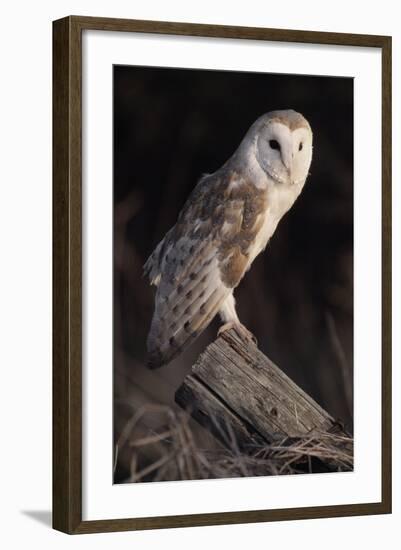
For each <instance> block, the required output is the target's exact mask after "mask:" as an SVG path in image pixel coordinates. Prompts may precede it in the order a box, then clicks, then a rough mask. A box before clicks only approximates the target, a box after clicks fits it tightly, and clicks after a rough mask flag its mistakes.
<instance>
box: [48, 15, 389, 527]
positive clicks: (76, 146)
mask: <svg viewBox="0 0 401 550" xmlns="http://www.w3.org/2000/svg"><path fill="white" fill-rule="evenodd" d="M53 197H54V200H53V285H54V286H53V304H54V306H53V307H54V320H53V334H54V336H53V350H54V359H53V381H54V382H53V526H54V528H55V529H58V530H60V531H63V532H66V533H69V534H75V533H93V532H105V531H121V530H134V529H156V528H167V527H185V526H201V525H217V524H233V523H251V522H265V521H277V520H280V521H281V520H290V519H306V518H322V517H336V516H351V515H366V514H382V513H390V512H391V309H390V299H391V296H390V282H391V38H390V37H388V36H370V35H357V34H338V33H322V32H311V31H300V30H281V29H264V28H247V27H228V26H215V25H197V24H186V23H171V22H155V21H134V20H121V19H103V18H91V17H78V16H72V17H66V18H64V19H60V20H58V21H55V22H54V23H53Z"/></svg>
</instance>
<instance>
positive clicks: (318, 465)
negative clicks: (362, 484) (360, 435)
mask: <svg viewBox="0 0 401 550" xmlns="http://www.w3.org/2000/svg"><path fill="white" fill-rule="evenodd" d="M155 417H156V418H157V419H158V421H157V423H156V424H157V427H156V428H155V427H154V426H155V422H154V418H155ZM150 419H151V420H153V421H151V422H150V424H151V425H152V424H153V427H150V426H149V420H150ZM215 427H216V429H217V430H220V433H221V438H222V440H223V441H224V445H222V444H218V445H216V448H215V449H213V450H210V449H209V450H208V449H204V448H202V447H201V446H200V444H199V442H198V441H197V440H196V437H195V435H194V433H193V430H192V429H191V420H190V416H189V415H188V414H187V413H185V412H182V411H179V412H176V411H174V410H172V409H171V408H169V407H166V406H162V405H146V406H144V407H142V408H141V409H140V410H138V411H137V412H136V413H135V414H134V415H133V416H132V417H131V419H130V420H129V421H128V422H127V424H126V425H125V427H124V429H123V431H122V432H121V434H120V435H119V438H118V440H117V443H116V447H115V464H114V470H115V471H116V468H117V465H119V467H120V470H121V466H122V464H124V467H123V470H125V471H127V475H126V476H124V479H122V480H119V481H123V482H126V483H132V482H144V481H173V480H190V479H216V478H230V477H252V476H269V475H288V474H298V473H316V472H324V471H350V470H352V469H353V450H352V449H353V445H352V443H353V440H352V438H348V437H344V436H339V435H334V434H328V433H324V434H323V433H322V434H314V435H313V436H308V437H301V438H287V437H286V438H283V437H278V438H277V441H275V442H273V443H271V444H270V445H268V444H266V445H260V446H256V445H254V446H252V447H250V448H249V449H247V452H244V451H241V450H240V449H239V447H238V444H237V441H236V438H235V435H234V433H233V431H232V429H231V427H230V426H229V425H225V426H224V427H222V426H219V425H218V424H217V421H216V423H215ZM223 428H224V429H223Z"/></svg>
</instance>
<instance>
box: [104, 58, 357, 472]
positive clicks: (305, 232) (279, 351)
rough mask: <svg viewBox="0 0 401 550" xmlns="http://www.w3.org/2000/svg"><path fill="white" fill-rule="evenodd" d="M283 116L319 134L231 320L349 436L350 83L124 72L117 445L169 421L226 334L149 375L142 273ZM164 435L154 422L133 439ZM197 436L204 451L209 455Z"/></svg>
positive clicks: (206, 441) (124, 462) (119, 120)
mask: <svg viewBox="0 0 401 550" xmlns="http://www.w3.org/2000/svg"><path fill="white" fill-rule="evenodd" d="M286 108H292V109H295V110H297V111H299V112H301V113H302V114H303V115H304V116H305V117H306V118H307V119H308V120H309V122H310V124H311V127H312V130H313V133H314V157H313V161H312V166H311V174H310V176H309V178H308V180H307V183H306V185H305V188H304V190H303V192H302V194H301V196H300V197H299V199H298V200H297V202H296V203H295V205H294V206H293V208H292V209H291V210H290V212H289V213H288V214H287V215H286V216H285V217H284V219H283V220H282V221H281V222H280V224H279V226H278V229H277V231H276V233H275V235H274V236H273V238H272V240H271V241H270V243H269V245H268V247H267V248H266V251H265V252H264V253H263V254H262V255H260V256H259V257H258V258H257V259H256V260H255V262H254V264H253V265H252V268H251V270H250V271H249V272H248V274H247V275H246V276H245V278H244V280H243V281H242V282H241V284H240V286H239V287H238V289H237V290H236V293H235V295H236V299H237V307H238V311H239V316H240V319H241V321H242V322H243V323H244V324H245V325H246V326H247V327H248V328H249V330H251V331H252V332H253V333H254V334H255V336H256V337H257V339H258V343H259V347H260V348H261V350H262V351H263V352H264V353H265V354H266V355H267V356H268V357H269V358H271V359H272V360H273V361H274V362H275V363H276V364H277V365H279V367H280V368H281V369H282V370H284V371H285V372H286V373H287V374H288V375H289V376H290V377H291V378H292V379H293V380H294V381H295V382H296V383H297V384H299V385H300V386H301V387H302V388H303V389H304V390H305V391H306V392H308V393H309V394H310V395H311V396H312V397H313V398H314V399H315V400H316V401H318V402H319V403H320V404H321V405H322V406H323V407H324V408H325V409H326V410H327V411H328V412H329V413H330V414H332V415H333V416H334V417H335V418H338V419H340V420H341V421H342V422H344V424H345V425H346V427H347V429H348V430H349V431H350V432H352V431H353V415H352V411H353V376H352V372H353V80H352V79H349V78H337V77H336V78H332V77H311V76H301V75H299V76H298V75H275V74H256V73H237V72H223V71H203V70H182V69H166V68H146V67H128V66H116V67H114V104H113V110H114V405H115V406H114V427H115V442H117V440H118V438H119V437H120V436H121V433H122V431H123V429H124V427H125V426H126V425H127V422H129V420H130V419H131V418H132V416H133V415H135V413H136V412H137V411H138V410H139V409H140V407H142V406H143V405H145V404H154V405H167V406H169V407H172V409H173V410H175V405H174V392H175V390H176V389H177V388H178V386H179V385H180V383H181V381H182V379H183V378H184V376H185V375H186V374H187V373H188V371H189V369H190V368H191V365H192V364H193V362H194V360H195V359H196V357H197V356H198V355H199V353H200V352H201V351H202V350H203V349H204V348H205V346H206V345H207V344H208V343H210V342H211V341H212V340H213V339H214V338H215V336H216V331H217V328H218V321H217V320H215V321H214V322H213V323H212V324H211V325H210V327H209V328H208V329H207V330H206V331H205V333H204V334H203V335H202V336H201V337H200V338H199V339H198V340H197V341H196V342H195V343H194V344H193V346H192V347H191V348H190V349H189V350H187V351H186V352H185V353H184V354H183V355H182V356H181V357H179V358H177V359H176V360H175V361H173V362H172V363H171V364H170V365H168V366H166V367H164V368H162V369H161V370H159V371H148V370H147V369H146V367H145V366H144V360H145V340H146V336H147V331H148V329H149V325H150V320H151V316H152V311H153V290H152V289H151V288H150V287H149V284H148V282H147V280H145V279H144V278H143V277H142V266H143V263H144V262H145V260H146V258H147V257H148V255H149V254H150V253H151V252H152V250H153V248H154V246H155V245H156V244H157V243H158V242H159V240H160V239H161V238H163V236H164V234H165V233H166V231H167V230H168V229H169V228H170V227H171V226H172V225H173V224H174V223H175V221H176V219H177V215H178V213H179V211H180V208H181V207H182V205H183V203H184V202H185V200H186V198H187V197H188V195H189V193H190V191H191V190H192V188H193V187H194V186H195V184H196V182H197V180H198V178H199V177H200V175H201V174H202V173H204V172H213V171H215V170H216V169H217V168H219V167H220V166H221V164H223V162H225V160H227V158H229V157H230V156H231V154H232V153H233V152H234V150H235V149H236V147H237V146H238V144H239V142H240V141H241V139H242V137H243V136H244V134H245V132H246V131H247V129H248V128H249V126H250V125H251V124H252V123H253V122H254V120H256V118H257V117H258V116H260V115H261V114H263V113H265V112H267V111H270V110H273V109H286ZM190 422H191V423H192V421H190ZM159 428H160V426H159V425H158V421H157V420H154V419H153V420H152V419H151V420H149V421H147V422H145V423H143V426H142V428H141V430H142V431H140V433H139V434H138V437H140V436H143V437H145V436H148V435H149V434H151V433H157V432H158V430H159ZM137 429H139V428H138V427H137ZM191 429H192V430H193V431H194V433H196V437H197V441H198V444H199V445H201V446H203V447H204V448H206V449H211V448H213V446H215V442H214V440H213V439H212V438H211V436H209V434H207V433H206V432H204V431H203V430H202V428H200V427H198V426H197V425H195V424H191ZM130 460H131V458H130V455H129V453H128V454H127V453H125V454H123V455H121V456H119V458H118V460H117V463H116V468H115V480H116V481H122V480H125V479H127V478H128V477H129V472H130ZM144 460H145V463H144V466H146V459H144Z"/></svg>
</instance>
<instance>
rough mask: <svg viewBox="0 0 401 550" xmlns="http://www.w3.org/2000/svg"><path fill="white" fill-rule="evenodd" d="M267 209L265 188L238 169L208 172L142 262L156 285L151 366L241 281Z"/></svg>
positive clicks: (165, 358)
mask: <svg viewBox="0 0 401 550" xmlns="http://www.w3.org/2000/svg"><path fill="white" fill-rule="evenodd" d="M264 208H265V203H264V202H263V200H262V198H261V193H260V192H258V190H257V189H256V188H255V187H254V186H253V185H252V184H248V183H247V182H246V181H244V180H243V179H241V178H239V176H238V175H237V174H233V173H230V174H224V173H223V174H222V175H219V176H217V174H216V175H213V176H208V177H205V178H204V179H202V180H201V181H200V182H199V184H198V185H197V187H196V188H195V189H194V191H193V192H192V194H191V196H190V197H189V199H188V201H187V202H186V204H185V205H184V208H183V209H182V211H181V213H180V216H179V218H178V221H177V223H176V225H175V226H174V227H173V228H172V229H171V230H170V231H169V232H168V233H167V234H166V236H165V238H164V239H163V241H161V243H159V245H158V246H157V247H156V249H155V251H154V252H153V254H152V255H151V256H150V258H149V260H148V261H147V262H146V264H145V266H144V269H145V271H146V273H147V274H148V275H149V278H150V280H151V282H152V283H153V284H155V285H156V286H157V292H156V297H155V311H154V315H153V319H152V323H151V328H150V332H149V336H148V340H147V348H148V364H149V366H150V367H151V368H156V367H159V366H161V365H163V364H165V363H168V362H169V361H171V360H172V359H173V358H174V357H175V356H177V355H178V354H179V353H180V352H182V351H183V350H184V349H185V348H186V347H187V346H188V345H189V344H190V343H191V342H193V340H194V339H195V338H196V337H197V336H198V335H199V334H200V333H201V332H202V331H203V330H204V329H205V328H206V327H207V326H208V324H209V323H210V322H211V320H212V319H213V317H214V316H215V315H216V313H217V312H218V311H219V309H220V307H221V305H222V303H223V302H224V300H225V299H226V298H227V296H228V295H229V294H230V292H231V291H232V289H233V288H234V287H235V286H237V284H238V283H239V282H240V280H241V278H242V276H243V275H244V273H245V271H246V269H247V267H248V264H249V262H248V251H249V248H250V246H251V244H252V242H253V240H254V238H255V235H256V232H257V230H258V220H259V218H260V216H259V215H260V213H261V212H262V210H263V209H264Z"/></svg>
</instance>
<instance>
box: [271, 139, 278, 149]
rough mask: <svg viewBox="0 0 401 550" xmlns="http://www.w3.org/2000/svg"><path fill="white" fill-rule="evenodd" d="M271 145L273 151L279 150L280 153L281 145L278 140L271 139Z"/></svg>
mask: <svg viewBox="0 0 401 550" xmlns="http://www.w3.org/2000/svg"><path fill="white" fill-rule="evenodd" d="M269 145H270V147H271V148H272V149H277V150H278V151H280V144H279V142H278V141H277V140H276V139H271V140H270V141H269Z"/></svg>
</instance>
